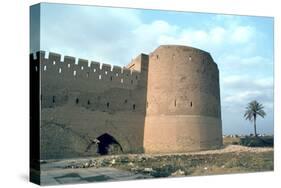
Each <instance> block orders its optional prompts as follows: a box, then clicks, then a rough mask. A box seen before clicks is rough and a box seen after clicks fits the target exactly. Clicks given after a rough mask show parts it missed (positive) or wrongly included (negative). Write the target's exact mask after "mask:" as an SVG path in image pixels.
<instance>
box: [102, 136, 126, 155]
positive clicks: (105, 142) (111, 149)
mask: <svg viewBox="0 0 281 188" xmlns="http://www.w3.org/2000/svg"><path fill="white" fill-rule="evenodd" d="M97 140H99V143H98V153H99V154H101V155H108V154H118V153H123V149H122V147H121V145H120V144H119V143H118V142H117V140H116V139H115V138H114V137H113V136H111V135H109V134H107V133H105V134H102V135H101V136H99V137H97Z"/></svg>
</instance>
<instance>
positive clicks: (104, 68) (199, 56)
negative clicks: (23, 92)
mask: <svg viewBox="0 0 281 188" xmlns="http://www.w3.org/2000/svg"><path fill="white" fill-rule="evenodd" d="M30 57H31V65H32V66H31V67H32V70H33V71H34V73H38V75H40V83H41V87H40V89H41V90H40V104H41V114H40V115H41V120H40V122H41V125H40V127H41V134H40V136H41V139H40V140H41V143H40V144H41V148H42V149H41V159H51V158H67V157H81V156H92V155H96V152H97V151H96V150H95V149H92V150H86V148H87V146H88V145H89V143H90V142H91V140H94V139H95V138H98V137H99V136H101V135H103V134H105V133H107V134H109V135H111V136H112V137H114V138H115V139H116V140H117V141H118V143H119V144H120V145H121V146H122V148H123V152H124V153H140V152H146V153H169V152H187V151H194V150H202V149H212V148H217V147H220V146H221V144H222V128H221V111H220V87H219V70H218V67H217V64H216V63H215V62H214V60H213V59H212V57H211V55H210V54H209V53H208V52H205V51H202V50H199V49H196V48H192V47H186V46H178V45H162V46H160V47H158V48H157V49H156V50H155V51H153V52H152V53H150V54H149V55H145V54H140V55H139V56H138V57H136V58H135V59H133V60H132V62H131V63H129V64H128V65H127V66H126V67H123V68H122V67H119V66H111V65H108V64H100V63H99V62H94V61H88V60H84V59H76V58H74V57H70V56H64V57H63V56H61V55H60V54H56V53H52V52H50V53H48V54H46V53H45V52H44V51H40V52H37V53H36V55H32V54H31V56H30ZM38 59H39V60H40V61H38ZM38 62H39V63H38Z"/></svg>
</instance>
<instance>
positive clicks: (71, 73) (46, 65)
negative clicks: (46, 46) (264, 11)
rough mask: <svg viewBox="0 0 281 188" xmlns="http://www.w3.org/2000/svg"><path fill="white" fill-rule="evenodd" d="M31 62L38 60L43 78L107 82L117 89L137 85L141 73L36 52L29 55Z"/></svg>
mask: <svg viewBox="0 0 281 188" xmlns="http://www.w3.org/2000/svg"><path fill="white" fill-rule="evenodd" d="M30 58H31V60H32V61H33V62H36V60H38V58H40V71H41V73H42V74H43V75H45V76H47V77H48V76H50V77H53V78H56V79H57V80H58V78H57V77H59V76H60V77H64V78H65V79H67V80H81V81H83V82H85V81H86V80H89V81H94V80H99V81H107V82H109V83H110V84H108V85H111V86H114V85H116V86H117V87H122V85H123V86H125V87H127V88H128V87H129V88H132V87H134V86H136V85H137V83H138V81H139V79H140V77H141V71H138V70H134V69H130V68H128V67H120V66H116V65H113V66H112V65H110V64H105V63H103V64H101V63H99V62H96V61H90V60H85V59H81V58H75V57H72V56H67V55H66V56H62V55H61V54H57V53H53V52H49V53H48V54H47V53H46V52H45V51H38V52H36V53H35V54H30Z"/></svg>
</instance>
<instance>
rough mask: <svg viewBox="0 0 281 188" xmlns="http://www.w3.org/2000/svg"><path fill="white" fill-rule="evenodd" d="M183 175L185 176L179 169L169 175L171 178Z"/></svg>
mask: <svg viewBox="0 0 281 188" xmlns="http://www.w3.org/2000/svg"><path fill="white" fill-rule="evenodd" d="M184 175H185V172H184V171H182V170H181V169H179V170H177V171H175V172H173V173H172V174H171V176H184Z"/></svg>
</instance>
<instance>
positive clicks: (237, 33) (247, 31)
mask: <svg viewBox="0 0 281 188" xmlns="http://www.w3.org/2000/svg"><path fill="white" fill-rule="evenodd" d="M273 26H274V20H273V18H270V17H256V16H235V15H221V14H206V13H205V14H201V13H187V12H175V11H169V12H168V11H156V10H141V9H120V8H105V7H94V6H78V5H63V4H41V33H40V34H41V43H40V49H41V50H45V51H47V52H49V51H52V52H57V53H61V54H63V55H71V56H74V57H80V58H85V59H89V60H95V61H99V62H101V63H109V64H114V65H120V66H124V65H126V64H128V63H129V62H130V61H131V59H132V58H133V57H136V56H137V55H138V54H140V53H150V52H152V51H153V50H154V49H155V48H156V47H157V46H159V45H161V44H181V45H187V46H192V47H196V48H200V49H203V50H205V51H208V52H210V53H211V55H212V56H213V58H214V60H215V62H216V63H217V64H218V67H219V70H220V88H221V105H222V122H223V132H224V134H249V133H252V132H253V127H252V124H251V123H250V122H249V121H246V120H244V119H243V113H244V111H245V106H246V105H247V103H249V102H250V101H251V100H258V101H259V102H261V103H262V104H263V105H264V107H265V111H266V113H267V115H266V117H265V118H264V119H261V118H259V119H258V122H257V131H258V133H269V134H271V133H273V123H274V122H273V88H274V86H273V67H274V62H273V61H274V59H273V57H274V55H273V40H274V38H273ZM36 50H38V47H37V46H36V45H34V44H33V43H31V51H36Z"/></svg>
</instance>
